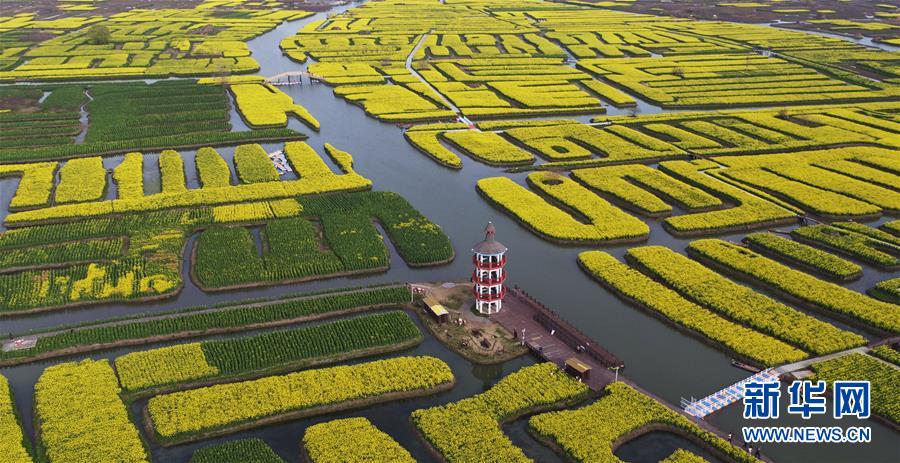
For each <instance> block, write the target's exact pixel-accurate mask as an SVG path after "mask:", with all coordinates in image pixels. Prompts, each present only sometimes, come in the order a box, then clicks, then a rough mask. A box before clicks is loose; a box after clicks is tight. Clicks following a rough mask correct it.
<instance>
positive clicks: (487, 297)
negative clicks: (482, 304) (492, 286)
mask: <svg viewBox="0 0 900 463" xmlns="http://www.w3.org/2000/svg"><path fill="white" fill-rule="evenodd" d="M472 294H474V295H475V299H478V300H479V301H486V302H494V301H499V300H500V299H503V298H504V297H506V288H501V289H500V293H494V294H491V293H488V294H482V293H479V292H478V290H477V289H473V290H472Z"/></svg>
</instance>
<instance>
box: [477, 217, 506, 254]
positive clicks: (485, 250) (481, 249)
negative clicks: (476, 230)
mask: <svg viewBox="0 0 900 463" xmlns="http://www.w3.org/2000/svg"><path fill="white" fill-rule="evenodd" d="M496 232H497V230H496V229H495V228H494V224H493V223H491V222H488V224H487V227H485V228H484V241H482V242H480V243H478V244H476V245H475V246H473V247H472V251H473V252H477V253H478V254H502V253H504V252H506V246H504V245H502V244H500V242H499V241H497V240H495V239H494V233H496Z"/></svg>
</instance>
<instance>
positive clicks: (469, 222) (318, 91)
mask: <svg viewBox="0 0 900 463" xmlns="http://www.w3.org/2000/svg"><path fill="white" fill-rule="evenodd" d="M347 7H348V6H341V7H338V8H335V9H333V10H331V11H329V12H326V13H319V14H316V15H314V16H311V17H309V18H306V19H303V20H300V21H294V22H291V23H285V24H282V25H281V26H279V27H277V28H276V29H274V30H272V31H270V32H269V33H267V34H264V35H263V36H260V37H258V38H256V39H254V40H252V41H250V42H249V46H250V49H251V50H252V51H253V57H254V58H255V59H256V60H257V61H259V63H260V65H261V68H262V69H261V71H260V74H261V75H275V74H278V73H280V72H283V71H288V70H299V69H302V68H304V65H301V64H299V63H295V62H292V61H291V60H289V59H288V58H287V57H285V56H283V55H282V53H281V51H280V49H279V48H278V44H279V42H280V41H281V39H283V38H284V37H287V36H290V35H292V34H293V33H294V32H295V31H296V30H298V29H299V28H301V27H303V26H304V25H306V24H308V23H310V22H312V21H317V20H319V19H323V18H324V17H325V16H326V15H330V14H335V13H337V12H339V11H342V10H343V9H346V8H347ZM282 89H283V90H284V91H285V92H286V93H288V94H289V95H291V96H292V97H293V98H294V99H295V101H296V102H298V103H299V104H302V105H303V106H305V107H306V108H307V109H309V110H310V111H311V112H312V114H313V115H315V117H316V118H318V120H319V121H320V122H321V124H322V129H321V132H318V133H316V132H312V131H311V130H309V129H308V128H306V127H305V126H303V125H302V124H301V123H300V122H299V121H296V120H292V121H291V122H290V125H289V126H290V127H292V128H295V129H297V130H300V131H303V132H305V133H308V134H309V135H310V138H309V140H308V143H309V144H310V145H311V146H313V147H314V148H315V149H317V150H319V151H320V152H323V151H322V146H323V144H324V143H326V142H329V143H332V144H334V145H335V146H336V147H338V148H340V149H343V150H346V151H349V152H350V153H352V154H353V156H354V160H355V167H356V169H357V171H358V172H359V173H360V174H362V175H364V176H366V177H368V178H370V179H371V180H372V181H373V182H374V188H375V189H376V190H387V191H395V192H397V193H399V194H401V195H402V196H403V197H405V198H406V199H407V200H409V201H410V203H412V205H413V206H415V207H416V208H417V209H418V210H420V211H421V212H422V213H424V214H425V215H426V216H428V217H429V218H430V219H431V220H433V221H434V222H436V223H437V224H439V225H440V226H442V227H443V229H444V231H445V232H446V233H447V234H448V236H450V238H451V240H452V242H453V245H454V247H455V250H456V254H457V258H456V259H455V261H454V262H452V263H451V264H449V265H446V266H441V267H435V268H425V269H423V268H415V269H414V268H410V267H408V266H406V265H405V264H404V263H403V261H402V260H401V259H399V258H398V257H397V256H396V253H395V252H394V251H393V249H392V248H391V247H390V246H389V249H391V252H392V259H391V269H390V270H389V271H388V272H386V273H383V274H378V275H372V276H365V277H354V278H336V279H330V280H323V281H318V282H311V283H304V284H296V285H285V286H276V287H267V288H256V289H248V290H241V291H230V292H221V293H211V294H207V293H203V292H202V291H200V290H199V289H198V288H197V287H196V286H195V285H194V284H193V283H192V282H191V280H190V278H189V276H188V272H187V269H186V268H185V269H184V272H183V273H184V276H185V288H184V290H183V291H182V292H181V293H180V294H179V295H178V296H177V297H174V298H172V299H169V300H165V301H160V302H157V303H152V304H140V305H134V304H131V305H129V304H118V303H117V304H107V305H101V306H95V307H91V308H82V309H77V310H67V311H60V312H56V313H51V314H46V315H41V316H34V317H21V318H15V319H3V320H0V333H2V332H22V331H25V330H29V329H41V328H49V327H53V326H57V325H60V324H68V323H78V322H83V321H90V320H102V319H106V318H111V317H115V316H122V315H127V314H136V313H150V312H159V311H163V310H171V309H174V308H180V307H187V306H200V305H210V304H214V303H217V302H222V301H228V300H239V299H246V298H252V297H259V296H274V295H280V294H287V293H295V292H301V291H302V292H305V291H316V290H321V289H326V288H339V287H348V286H360V285H368V284H374V283H380V282H395V281H403V282H406V281H413V282H416V281H443V280H464V279H466V278H467V277H468V275H469V274H470V273H471V269H470V260H469V259H468V255H469V253H470V247H471V245H472V244H474V243H476V242H478V241H479V240H481V239H482V238H483V229H484V226H485V224H486V223H487V222H488V221H493V222H494V224H495V225H496V227H497V239H498V240H499V241H501V242H503V243H504V244H505V245H506V246H507V247H509V264H508V271H509V275H510V276H509V278H510V283H511V284H517V285H519V286H522V287H524V288H526V289H527V290H528V292H530V293H531V294H533V295H534V296H536V297H537V298H538V299H540V300H541V301H542V302H544V303H546V304H547V305H549V306H550V307H552V308H554V309H555V310H557V311H558V312H560V313H561V314H562V315H563V316H565V317H566V318H568V319H569V320H570V321H572V322H573V323H574V324H575V325H576V326H578V327H579V328H580V329H582V330H583V331H584V332H585V333H587V334H588V335H590V336H592V337H593V338H594V339H596V340H597V341H599V342H600V343H601V344H603V345H604V346H605V347H606V348H607V349H609V350H610V351H612V352H614V353H615V354H616V355H618V356H619V357H620V358H621V359H622V360H623V361H624V362H625V364H626V368H625V370H623V374H624V375H627V376H628V377H629V378H630V379H631V380H633V381H635V382H636V383H638V384H640V385H641V386H643V387H644V388H646V389H647V390H649V391H651V392H653V393H654V394H656V395H658V396H660V397H662V398H664V399H666V400H668V401H669V402H670V403H673V404H678V403H679V400H680V398H681V397H690V396H695V397H701V396H705V395H707V394H709V393H712V392H714V391H716V390H718V389H720V388H721V387H723V386H726V385H729V384H731V383H734V382H736V381H738V380H740V379H742V378H744V377H746V376H748V374H747V373H746V372H744V371H742V370H738V369H735V368H734V367H732V366H731V365H730V363H729V357H728V355H727V354H725V353H722V352H720V351H718V350H716V349H713V348H711V347H709V346H707V345H706V344H704V343H703V342H700V341H698V340H696V339H694V338H691V337H688V336H685V335H683V334H681V333H680V332H678V331H676V330H674V329H672V328H670V327H668V326H667V325H665V324H663V323H662V322H660V321H658V320H657V319H655V318H653V317H651V316H649V315H647V314H645V313H643V312H641V311H638V310H636V309H634V308H632V307H629V306H627V305H626V304H624V303H623V302H621V301H620V300H618V299H617V298H616V297H615V296H613V295H612V294H611V293H609V292H608V291H606V290H604V289H603V288H601V287H600V286H599V285H598V284H596V283H595V282H594V281H592V280H591V279H590V278H589V277H587V276H586V275H585V274H584V273H583V272H581V271H580V270H579V268H578V266H577V264H576V260H575V259H576V256H577V254H578V253H579V252H581V251H583V250H585V249H586V248H581V247H567V246H559V245H554V244H552V243H549V242H547V241H544V240H542V239H540V238H538V237H537V236H535V235H534V234H532V233H530V232H529V231H527V230H525V229H524V228H522V227H521V226H519V225H518V224H517V223H516V222H514V221H513V220H511V219H510V218H509V217H508V216H507V215H505V214H503V213H502V212H500V211H498V210H496V209H494V208H492V207H491V206H490V205H488V204H487V203H486V202H485V201H484V200H483V199H482V198H480V197H479V196H478V194H477V192H476V190H475V182H476V181H477V180H478V179H481V178H484V177H489V176H496V175H508V174H504V173H503V172H502V170H500V169H496V168H491V167H488V166H485V165H483V164H480V163H477V162H474V161H472V160H471V159H469V158H465V157H464V158H463V163H464V167H463V169H462V170H461V171H455V170H450V169H446V168H443V167H441V166H439V165H438V164H436V163H435V162H433V161H431V160H430V159H429V158H428V157H426V156H425V155H423V154H421V153H419V152H418V151H416V150H415V149H414V148H413V147H412V146H410V145H409V144H408V143H407V142H406V141H405V140H404V138H403V134H402V130H401V129H399V128H397V127H396V126H395V125H393V124H386V123H382V122H378V121H377V120H375V119H373V118H370V117H368V116H366V115H365V114H364V112H363V111H362V110H361V109H360V108H359V107H357V106H354V105H351V104H349V103H347V102H345V101H344V100H341V99H339V98H337V97H335V96H334V95H333V93H332V89H331V87H328V86H326V85H325V84H308V83H306V81H305V83H304V85H296V86H289V87H282ZM648 110H649V108H648ZM239 120H240V118H239V116H237V115H236V114H235V115H233V117H232V122H233V123H234V124H235V129H236V130H241V129H246V126H245V125H244V124H243V123H242V122H240V121H239ZM264 147H265V148H266V150H267V151H270V152H271V151H275V150H277V149H280V148H281V145H280V144H267V145H264ZM219 152H220V153H222V154H223V156H225V157H226V158H230V157H231V155H232V153H233V149H230V148H221V149H219ZM145 154H150V153H145ZM183 154H184V155H185V158H186V159H185V165H186V166H191V167H190V168H189V169H188V172H187V176H188V184H189V187H192V188H196V187H197V181H196V172H194V171H192V170H191V169H193V162H192V158H193V155H194V151H189V150H186V151H183ZM120 158H121V157H112V159H110V160H108V161H107V165H108V166H111V165H114V164H115V163H116V159H120ZM145 169H146V171H145V178H146V180H147V187H146V188H147V191H148V192H151V191H153V189H154V187H153V185H158V184H159V174H158V171H157V170H156V169H155V168H154V164H153V163H152V161H151V160H147V161H145ZM511 177H512V178H514V179H515V180H516V181H519V182H522V183H524V174H515V175H511ZM15 186H16V183H15V182H14V181H11V180H0V208H2V209H0V219H2V218H3V217H5V215H6V213H7V212H6V208H7V207H8V203H9V199H10V198H11V196H12V194H13V191H14V188H15ZM156 188H157V189H158V186H157V187H156ZM882 221H883V220H882ZM880 222H881V221H879V222H877V223H880ZM650 226H651V229H652V231H651V235H650V240H649V244H656V245H664V246H668V247H670V248H673V249H675V250H678V251H679V252H683V251H684V248H685V246H686V245H687V243H688V240H682V239H676V238H674V237H672V236H671V235H669V234H668V233H666V232H665V231H663V230H662V228H661V226H660V224H659V222H657V221H652V220H651V221H650ZM741 237H742V235H740V234H735V235H727V236H723V237H722V238H724V239H730V240H739V239H740V238H741ZM191 246H193V239H191V240H190V242H189V245H188V249H189V250H190V249H191ZM627 248H628V246H614V247H608V248H604V250H606V251H607V252H610V253H612V254H614V255H616V256H619V257H621V256H622V255H623V254H624V253H625V251H626V250H627ZM186 265H187V259H185V266H186ZM889 276H891V275H889V274H885V273H882V272H879V271H877V270H875V269H872V268H870V267H866V268H865V276H864V277H863V279H862V280H861V281H859V282H855V283H853V284H852V286H851V287H853V288H854V289H857V290H865V289H866V288H868V287H870V286H872V285H873V284H874V283H875V282H877V281H880V280H882V279H885V278H888V277H889ZM149 347H155V346H141V347H139V348H126V349H118V350H114V351H108V352H102V353H100V354H97V355H92V356H91V357H92V358H110V359H112V358H115V357H117V356H119V355H123V354H125V353H127V352H131V351H133V350H144V349H147V348H149ZM394 355H434V356H437V357H439V358H441V359H443V360H445V361H446V362H447V363H448V364H450V366H451V367H452V369H453V371H454V374H455V375H456V377H457V385H456V387H454V389H453V390H451V391H449V392H446V393H442V394H439V395H436V396H432V397H427V398H422V399H414V400H404V401H402V402H398V403H388V404H384V405H380V406H376V407H370V408H366V409H364V410H360V411H350V412H344V413H339V414H334V415H328V416H324V417H317V418H310V419H302V420H297V421H292V422H288V423H283V424H279V425H274V426H269V427H265V428H261V429H257V430H251V431H245V432H241V433H237V434H234V435H230V436H227V437H223V438H218V439H210V440H207V441H203V442H201V443H195V444H185V445H180V446H175V447H171V448H161V447H158V446H155V445H154V446H152V450H153V458H154V461H161V462H173V463H181V462H186V461H188V459H189V458H190V455H191V454H192V453H193V451H194V450H196V449H197V448H199V447H202V446H205V445H208V444H212V443H217V442H221V441H225V440H231V439H234V438H240V437H260V438H262V439H264V440H265V441H266V442H267V443H268V444H269V445H271V446H272V447H273V448H274V449H275V450H276V451H277V452H278V453H279V454H280V455H281V456H282V457H284V458H285V459H286V460H287V461H290V462H296V461H299V460H298V446H299V445H300V444H299V442H300V439H301V438H302V435H303V431H304V429H305V428H306V427H308V426H309V425H311V424H315V423H318V422H322V421H327V420H330V419H334V418H340V417H348V416H365V417H367V418H369V419H370V420H372V422H373V423H375V425H376V426H378V427H379V428H380V429H382V430H384V431H385V432H387V433H388V434H390V435H391V436H392V437H394V438H395V439H397V440H398V441H399V442H400V443H401V444H402V445H403V446H405V447H406V448H407V449H409V450H410V451H411V452H412V453H413V455H414V456H415V457H416V459H417V460H419V461H431V460H432V457H431V455H430V454H429V453H428V452H427V450H426V449H425V448H424V446H423V444H422V443H421V441H420V440H419V439H418V437H417V435H416V431H415V429H414V427H413V426H412V425H411V424H410V422H409V420H408V417H409V415H410V413H411V412H412V411H413V410H416V409H418V408H423V407H428V406H431V405H435V404H440V403H446V402H450V401H455V400H458V399H460V398H463V397H466V396H470V395H472V394H475V393H478V392H481V391H482V390H485V389H486V388H488V387H489V386H490V385H491V384H493V383H494V382H496V381H497V380H498V379H499V378H500V377H502V376H504V375H506V374H508V373H510V372H512V371H515V370H516V369H518V368H520V367H521V366H523V365H526V364H529V363H532V362H534V361H535V360H534V359H532V358H531V357H527V356H526V357H521V358H519V359H516V360H513V361H510V362H507V363H506V364H503V365H499V366H487V367H486V366H479V365H474V364H472V363H470V362H468V361H466V360H465V359H463V358H461V357H459V356H458V355H456V354H455V353H453V352H452V351H450V350H448V349H447V348H445V347H444V346H443V345H441V344H440V343H438V342H437V341H435V340H434V339H433V338H431V337H430V336H426V340H425V342H424V343H423V344H422V345H420V346H419V347H417V348H414V349H411V350H409V351H406V352H402V353H397V354H390V355H387V356H385V357H389V356H394ZM69 360H72V359H64V360H58V361H47V362H40V363H35V364H30V365H24V366H19V367H12V368H4V369H0V373H2V374H3V375H4V376H6V377H7V378H9V380H10V384H11V386H12V388H13V391H14V394H15V400H16V403H17V405H18V407H19V410H20V412H21V414H22V417H23V421H24V422H25V424H26V428H27V431H28V433H29V435H30V436H31V438H32V439H33V438H34V430H33V426H32V417H33V413H32V400H33V387H34V384H35V381H36V380H37V378H38V376H39V375H40V373H41V371H42V370H43V369H44V368H46V367H47V366H49V365H53V364H56V363H60V362H62V361H69ZM358 361H364V360H358ZM783 402H784V401H783ZM141 405H143V402H142V401H139V402H137V403H135V404H133V405H132V410H133V411H134V412H135V413H137V412H138V411H139V409H140V407H141ZM739 415H740V410H739V409H738V407H735V406H733V407H730V408H728V409H726V410H724V411H722V412H719V413H718V414H716V415H714V416H712V417H710V418H708V419H709V420H710V421H711V422H712V423H714V424H715V425H716V426H718V427H720V428H721V429H723V430H724V431H725V432H733V433H735V435H738V434H739V433H740V427H741V426H744V425H754V424H756V425H758V424H760V423H745V422H743V421H742V419H741V418H740V416H739ZM785 416H786V414H785V413H782V417H785ZM763 424H766V425H769V424H771V425H789V424H790V425H801V424H802V425H809V426H815V425H842V426H846V425H847V423H838V422H836V421H835V420H832V419H830V418H813V419H810V420H808V421H802V423H800V422H798V420H792V419H789V418H782V419H779V420H773V421H771V422H765V423H763ZM865 424H866V425H869V426H871V427H872V428H873V429H872V443H871V444H867V445H859V444H857V445H807V446H803V445H774V444H773V445H768V446H765V447H764V448H763V452H764V454H765V455H767V456H769V457H771V458H773V459H775V460H776V461H792V462H813V461H814V462H873V463H880V462H894V461H898V460H900V435H898V434H897V433H896V432H895V431H892V430H890V429H889V428H887V427H885V426H883V425H881V424H879V423H877V422H874V421H869V422H866V423H865ZM525 428H526V426H525V425H524V422H523V421H522V420H519V421H516V422H513V423H510V424H508V425H506V426H505V427H504V430H506V431H507V433H508V435H510V437H511V438H512V439H513V441H514V442H515V443H516V444H517V445H519V446H520V447H522V448H523V449H525V451H526V453H527V454H528V455H529V456H530V457H532V458H534V459H536V460H537V461H547V462H555V461H560V458H559V457H558V456H556V455H555V454H553V452H551V451H550V450H549V449H547V448H546V447H544V446H542V445H540V444H539V443H537V442H536V441H534V440H533V439H532V438H531V437H530V436H529V435H528V434H527V432H526V431H525ZM472 432H479V430H474V429H473V430H472ZM642 439H644V441H642V442H645V443H647V445H648V448H651V449H654V448H667V447H666V446H667V445H670V444H671V437H670V436H667V435H666V434H664V433H659V435H648V436H646V437H644V438H642ZM655 439H656V440H655ZM622 450H623V451H622V452H621V454H620V457H622V458H625V459H627V461H630V462H633V463H655V462H656V461H658V459H659V457H660V455H659V453H660V452H659V451H641V450H640V449H635V448H630V447H628V448H626V447H623V449H622ZM663 456H665V455H663Z"/></svg>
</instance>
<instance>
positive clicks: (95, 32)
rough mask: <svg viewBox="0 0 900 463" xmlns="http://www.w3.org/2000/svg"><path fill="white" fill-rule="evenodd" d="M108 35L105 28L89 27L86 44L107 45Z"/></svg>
mask: <svg viewBox="0 0 900 463" xmlns="http://www.w3.org/2000/svg"><path fill="white" fill-rule="evenodd" d="M110 35H111V34H110V32H109V28H108V27H106V26H99V25H97V26H91V28H90V29H88V31H87V42H88V43H89V44H91V45H106V44H107V43H109V38H110Z"/></svg>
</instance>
